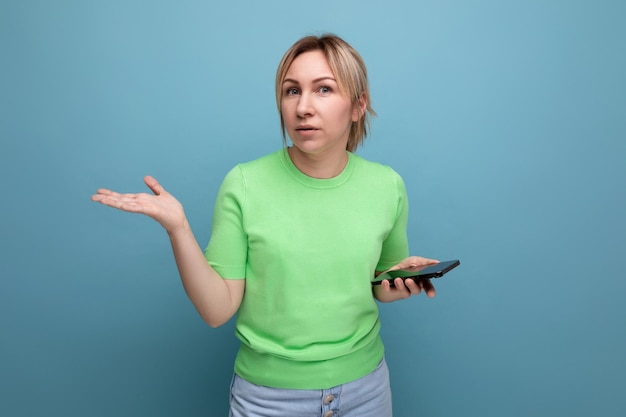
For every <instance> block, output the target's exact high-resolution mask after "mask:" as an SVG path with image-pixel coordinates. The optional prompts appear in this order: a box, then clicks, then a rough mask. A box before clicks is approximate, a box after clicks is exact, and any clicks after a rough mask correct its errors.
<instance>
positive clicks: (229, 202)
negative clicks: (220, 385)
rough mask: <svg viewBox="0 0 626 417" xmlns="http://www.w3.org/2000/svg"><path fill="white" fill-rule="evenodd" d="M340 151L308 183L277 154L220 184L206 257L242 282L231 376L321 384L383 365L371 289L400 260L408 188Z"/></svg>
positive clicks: (404, 251) (404, 252)
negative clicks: (336, 165)
mask: <svg viewBox="0 0 626 417" xmlns="http://www.w3.org/2000/svg"><path fill="white" fill-rule="evenodd" d="M348 156H349V158H348V163H347V165H346V167H345V168H344V170H343V171H342V172H341V174H339V175H338V176H337V177H334V178H330V179H316V178H311V177H309V176H307V175H305V174H303V173H302V172H301V171H299V170H298V169H297V168H296V167H295V166H294V165H293V163H292V162H291V160H290V158H289V156H288V154H287V152H286V150H285V149H281V150H279V151H277V152H275V153H272V154H270V155H267V156H265V157H262V158H259V159H257V160H255V161H252V162H248V163H244V164H239V165H237V166H236V167H235V168H233V169H232V170H231V171H230V172H229V173H228V174H227V175H226V178H225V179H224V182H223V183H222V186H221V188H220V191H219V193H218V196H217V200H216V203H215V210H214V218H213V228H212V232H211V240H210V242H209V245H208V247H207V249H206V252H205V255H206V258H207V260H208V261H209V263H210V264H211V266H212V267H213V268H214V269H215V270H216V271H217V272H218V273H219V274H220V275H221V276H222V277H223V278H225V279H243V278H245V279H246V287H245V294H244V298H243V301H242V304H241V306H240V308H239V311H238V317H237V323H236V334H237V337H238V338H239V339H240V340H241V348H240V350H239V353H238V355H237V358H236V360H235V372H236V373H237V374H238V375H239V376H241V377H242V378H244V379H246V380H248V381H250V382H252V383H254V384H257V385H264V386H271V387H277V388H292V389H323V388H329V387H332V386H336V385H339V384H343V383H346V382H349V381H352V380H355V379H357V378H360V377H362V376H364V375H366V374H368V373H369V372H371V371H372V370H373V369H375V367H376V366H377V365H378V363H379V362H380V360H381V359H382V356H383V345H382V342H381V340H380V336H379V327H380V323H379V319H378V307H377V304H376V301H375V299H374V297H373V295H372V288H371V284H370V282H371V280H372V279H373V278H374V272H375V271H376V270H385V269H387V268H389V267H391V266H392V265H395V264H396V263H398V262H399V261H400V260H402V259H404V258H405V257H406V256H408V244H407V237H406V226H407V213H408V203H407V197H406V190H405V188H404V183H403V181H402V179H401V178H400V176H399V175H398V174H397V173H396V172H395V171H393V170H392V169H391V168H389V167H387V166H384V165H381V164H378V163H374V162H369V161H366V160H364V159H363V158H361V157H359V156H356V155H354V154H352V153H348Z"/></svg>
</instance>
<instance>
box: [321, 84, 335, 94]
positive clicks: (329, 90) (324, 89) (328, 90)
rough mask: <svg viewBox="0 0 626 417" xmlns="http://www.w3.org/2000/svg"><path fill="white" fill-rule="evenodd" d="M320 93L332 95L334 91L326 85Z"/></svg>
mask: <svg viewBox="0 0 626 417" xmlns="http://www.w3.org/2000/svg"><path fill="white" fill-rule="evenodd" d="M318 91H319V92H320V93H322V94H328V93H330V92H331V91H332V89H331V88H330V87H328V86H325V85H324V86H322V87H320V88H319V90H318Z"/></svg>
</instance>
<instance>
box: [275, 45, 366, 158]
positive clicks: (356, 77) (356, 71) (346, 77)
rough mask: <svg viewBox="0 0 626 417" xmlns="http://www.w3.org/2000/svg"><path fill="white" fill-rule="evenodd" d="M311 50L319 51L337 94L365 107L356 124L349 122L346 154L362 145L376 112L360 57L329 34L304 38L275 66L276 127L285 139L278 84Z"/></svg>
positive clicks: (281, 89) (280, 89) (280, 90)
mask: <svg viewBox="0 0 626 417" xmlns="http://www.w3.org/2000/svg"><path fill="white" fill-rule="evenodd" d="M311 51H321V52H322V53H323V54H324V56H325V57H326V60H327V61H328V66H329V67H330V69H331V71H332V72H333V75H334V76H335V78H336V79H337V84H338V87H339V90H340V93H341V94H343V95H344V96H346V97H348V98H350V99H351V100H352V103H353V105H356V106H358V105H359V103H361V100H363V99H364V100H365V102H366V108H365V112H364V113H363V116H362V117H360V118H359V120H358V121H357V122H353V123H352V126H351V127H350V134H349V136H348V144H347V145H346V149H347V150H348V151H350V152H353V151H355V150H356V148H357V147H358V146H359V145H361V144H362V143H363V140H364V139H365V137H366V136H367V130H368V128H369V125H370V120H371V118H372V117H375V116H376V112H374V109H372V106H371V103H370V94H369V83H368V81H367V69H366V67H365V62H364V61H363V58H361V55H359V53H358V52H357V51H356V50H355V49H354V48H353V47H352V46H350V45H349V44H348V43H347V42H346V41H344V40H343V39H341V38H340V37H338V36H336V35H332V34H325V35H322V36H306V37H304V38H302V39H300V40H298V41H297V42H296V43H294V44H293V45H292V46H291V48H289V49H288V50H287V52H285V55H284V56H283V58H282V59H281V61H280V64H278V69H277V70H276V104H277V106H278V113H279V114H280V128H281V131H282V134H283V140H286V137H285V121H284V118H283V112H282V105H281V102H282V98H283V88H282V84H283V81H284V80H285V76H286V74H287V71H288V70H289V67H290V66H291V64H292V63H293V61H294V60H295V59H296V58H297V57H298V56H299V55H301V54H303V53H305V52H311Z"/></svg>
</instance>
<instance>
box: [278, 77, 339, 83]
mask: <svg viewBox="0 0 626 417" xmlns="http://www.w3.org/2000/svg"><path fill="white" fill-rule="evenodd" d="M326 80H330V81H334V82H337V80H335V79H334V78H333V77H330V76H324V77H319V78H316V79H314V80H313V84H315V83H318V82H320V81H326ZM287 82H289V83H294V84H300V83H299V82H298V81H296V80H294V79H293V78H285V79H284V80H283V84H285V83H287Z"/></svg>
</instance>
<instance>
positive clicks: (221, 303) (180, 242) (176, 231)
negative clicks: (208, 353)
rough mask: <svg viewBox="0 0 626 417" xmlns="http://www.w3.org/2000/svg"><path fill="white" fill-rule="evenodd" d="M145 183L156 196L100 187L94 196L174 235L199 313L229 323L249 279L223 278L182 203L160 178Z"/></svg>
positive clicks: (180, 266) (217, 323)
mask: <svg viewBox="0 0 626 417" xmlns="http://www.w3.org/2000/svg"><path fill="white" fill-rule="evenodd" d="M144 182H145V183H146V185H147V186H148V187H149V188H150V189H151V190H152V192H153V195H150V194H147V193H139V194H120V193H116V192H113V191H110V190H106V189H99V190H98V192H97V193H96V194H95V195H93V196H92V197H91V199H92V200H93V201H96V202H99V203H101V204H104V205H106V206H109V207H114V208H117V209H119V210H123V211H128V212H132V213H140V214H144V215H146V216H149V217H151V218H153V219H154V220H156V221H157V222H159V223H160V224H161V226H163V228H164V229H165V231H166V232H167V234H168V236H169V238H170V241H171V244H172V250H173V252H174V258H175V259H176V265H177V266H178V271H179V273H180V278H181V281H182V283H183V287H184V288H185V292H186V293H187V296H188V297H189V299H190V300H191V302H192V303H193V305H194V306H195V307H196V309H197V310H198V313H200V316H201V317H202V318H203V319H204V321H206V322H207V323H208V324H209V325H210V326H211V327H218V326H220V325H222V324H224V323H226V322H227V321H228V320H229V319H230V318H231V317H232V316H233V315H234V314H235V312H236V311H237V309H238V308H239V305H240V304H241V300H242V298H243V293H244V288H245V279H240V280H225V279H223V278H222V277H220V276H219V274H218V273H217V272H216V271H215V270H214V269H213V268H211V266H210V265H209V263H208V262H207V261H206V259H205V257H204V255H203V253H202V250H201V249H200V247H199V246H198V243H197V241H196V239H195V237H194V235H193V232H192V230H191V227H190V226H189V223H188V222H187V218H186V216H185V212H184V210H183V207H182V205H181V204H180V202H179V201H178V200H176V198H174V196H172V195H171V194H170V193H168V192H167V191H165V189H164V188H163V187H162V186H161V185H160V184H159V183H158V182H157V180H156V179H154V178H152V177H145V178H144Z"/></svg>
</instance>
